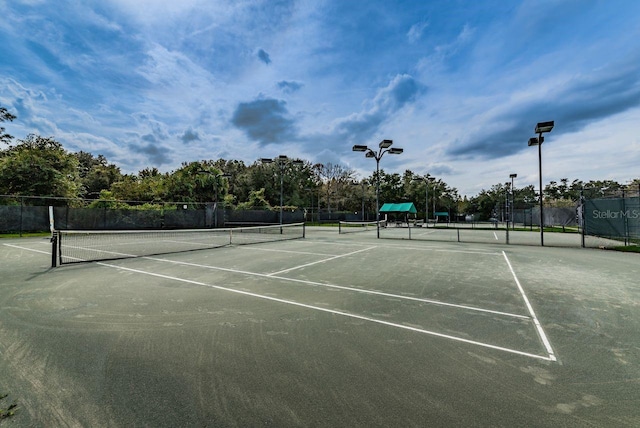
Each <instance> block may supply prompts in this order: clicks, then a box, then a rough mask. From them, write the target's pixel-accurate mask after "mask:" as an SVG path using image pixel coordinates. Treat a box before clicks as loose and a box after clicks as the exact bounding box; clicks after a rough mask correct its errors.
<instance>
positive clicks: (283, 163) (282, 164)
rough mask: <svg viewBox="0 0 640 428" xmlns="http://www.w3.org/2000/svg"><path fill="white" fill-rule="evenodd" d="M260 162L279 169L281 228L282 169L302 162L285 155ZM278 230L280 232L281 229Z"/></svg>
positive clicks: (282, 201)
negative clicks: (271, 164)
mask: <svg viewBox="0 0 640 428" xmlns="http://www.w3.org/2000/svg"><path fill="white" fill-rule="evenodd" d="M260 161H261V162H262V163H266V164H269V163H273V162H276V163H277V164H278V166H279V167H280V226H282V206H283V205H284V169H285V167H286V166H287V164H288V163H291V164H293V165H302V164H304V162H302V161H301V160H289V158H288V157H287V156H286V155H280V156H278V157H277V158H275V159H270V158H262V159H260ZM280 230H281V231H282V229H280Z"/></svg>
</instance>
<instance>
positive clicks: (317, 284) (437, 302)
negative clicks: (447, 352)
mask: <svg viewBox="0 0 640 428" xmlns="http://www.w3.org/2000/svg"><path fill="white" fill-rule="evenodd" d="M144 258H145V259H148V260H155V261H159V262H165V263H173V264H178V265H184V266H191V267H197V268H204V269H211V270H220V271H223V272H231V273H237V274H241V275H247V276H257V277H261V278H271V279H278V280H281V281H287V282H297V283H300V284H306V285H311V286H314V287H326V288H335V289H338V290H345V291H353V292H356V293H362V294H373V295H376V296H384V297H391V298H394V299H402V300H412V301H415V302H421V303H429V304H432V305H437V306H448V307H452V308H457V309H464V310H469V311H476V312H486V313H490V314H495V315H504V316H508V317H512V318H522V319H530V317H529V316H528V315H520V314H512V313H509V312H501V311H494V310H491V309H484V308H477V307H474V306H466V305H457V304H455V303H447V302H442V301H440V300H433V299H424V298H420V297H411V296H403V295H401V294H392V293H385V292H383V291H375V290H365V289H362V288H354V287H347V286H344V285H335V284H327V283H324V282H315V281H308V280H305V279H297V278H287V277H285V276H275V275H273V274H264V273H256V272H247V271H242V270H237V269H231V268H223V267H217V266H210V265H201V264H198V263H191V262H181V261H177V260H169V259H161V258H157V257H144Z"/></svg>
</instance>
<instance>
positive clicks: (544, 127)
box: [535, 120, 554, 134]
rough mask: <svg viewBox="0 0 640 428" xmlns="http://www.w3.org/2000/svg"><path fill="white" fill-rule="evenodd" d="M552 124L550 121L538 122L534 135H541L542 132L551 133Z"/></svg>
mask: <svg viewBox="0 0 640 428" xmlns="http://www.w3.org/2000/svg"><path fill="white" fill-rule="evenodd" d="M553 125H554V122H553V120H550V121H548V122H538V124H537V125H536V129H535V133H536V134H542V133H543V132H551V130H552V129H553Z"/></svg>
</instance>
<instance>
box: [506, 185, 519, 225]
mask: <svg viewBox="0 0 640 428" xmlns="http://www.w3.org/2000/svg"><path fill="white" fill-rule="evenodd" d="M517 176H518V174H509V178H511V211H509V218H510V219H511V228H512V229H513V230H516V224H515V222H514V218H513V211H514V207H515V188H514V187H513V179H514V178H516V177H517ZM508 228H509V224H508V223H507V229H508Z"/></svg>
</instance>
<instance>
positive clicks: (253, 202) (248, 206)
mask: <svg viewBox="0 0 640 428" xmlns="http://www.w3.org/2000/svg"><path fill="white" fill-rule="evenodd" d="M238 209H240V210H268V209H271V205H269V202H268V201H267V200H266V199H265V197H264V188H262V189H259V190H252V191H251V192H250V193H249V199H248V200H247V201H246V202H241V203H239V204H238Z"/></svg>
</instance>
